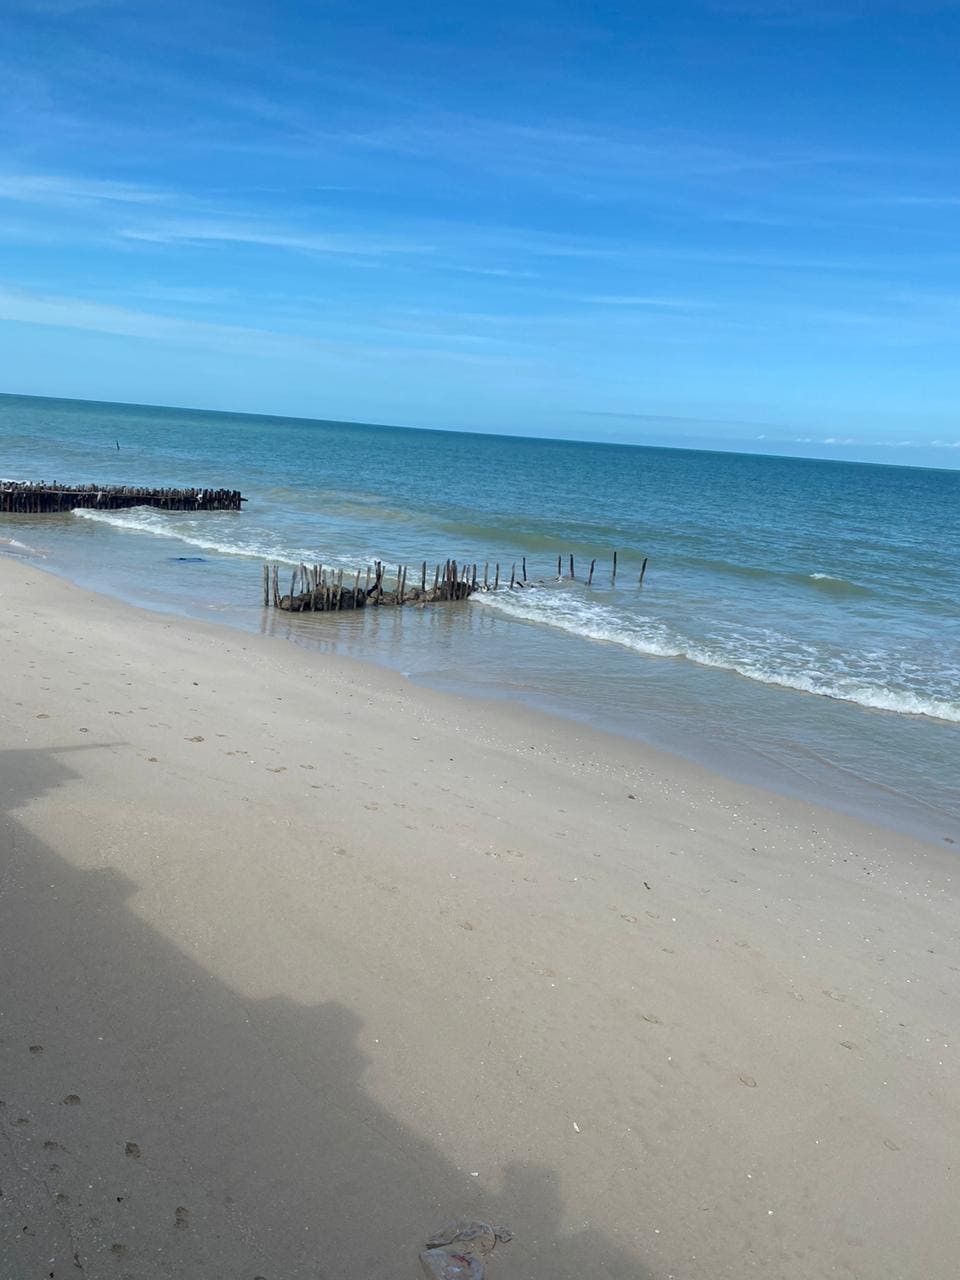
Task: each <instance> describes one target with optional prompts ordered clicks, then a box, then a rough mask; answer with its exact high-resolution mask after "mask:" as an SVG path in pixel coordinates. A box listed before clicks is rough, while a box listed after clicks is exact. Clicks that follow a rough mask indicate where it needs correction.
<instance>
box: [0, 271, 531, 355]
mask: <svg viewBox="0 0 960 1280" xmlns="http://www.w3.org/2000/svg"><path fill="white" fill-rule="evenodd" d="M0 321H14V322H16V323H19V324H29V325H41V326H45V327H52V328H59V329H78V330H85V331H88V332H96V333H105V334H111V335H113V336H117V337H125V338H137V339H142V340H145V341H147V342H159V343H173V344H175V345H180V346H185V347H191V348H197V347H200V348H204V349H207V350H214V351H220V352H224V353H226V354H229V355H243V356H256V357H258V358H264V357H266V358H271V357H274V358H275V357H278V356H285V357H289V358H293V359H295V360H300V361H303V360H308V361H310V362H313V361H316V360H317V359H328V360H330V361H331V362H333V363H334V364H336V363H338V362H342V361H344V360H351V359H355V360H358V361H361V362H362V361H367V360H371V359H374V360H375V359H381V358H382V359H387V360H389V359H391V358H393V357H395V356H396V352H397V348H396V347H395V346H386V345H383V344H380V345H377V344H372V343H369V342H362V341H361V342H347V341H340V340H336V341H331V340H327V339H324V338H318V337H314V336H311V335H309V334H301V333H288V332H281V331H279V330H275V329H267V328H260V327H255V326H251V325H235V324H220V323H217V322H212V321H205V320H194V319H189V318H184V317H181V316H175V315H162V314H158V313H156V312H150V311H140V310H136V309H134V308H130V307H125V306H116V305H113V304H110V303H103V302H96V301H91V300H90V299H87V298H80V297H65V296H60V295H56V294H41V293H35V292H30V291H26V290H23V289H16V288H14V289H11V288H6V287H3V286H0ZM385 332H386V330H384V329H381V333H385ZM403 352H404V355H405V356H406V357H412V358H417V359H420V360H426V361H430V360H437V361H440V362H444V363H453V364H464V365H480V366H484V365H489V366H490V367H491V368H493V369H496V368H501V369H519V368H522V367H525V366H526V365H528V363H529V361H528V360H527V359H526V358H517V357H514V356H510V355H500V354H495V353H486V352H474V351H456V350H449V349H438V348H420V347H416V346H409V345H404V346H403Z"/></svg>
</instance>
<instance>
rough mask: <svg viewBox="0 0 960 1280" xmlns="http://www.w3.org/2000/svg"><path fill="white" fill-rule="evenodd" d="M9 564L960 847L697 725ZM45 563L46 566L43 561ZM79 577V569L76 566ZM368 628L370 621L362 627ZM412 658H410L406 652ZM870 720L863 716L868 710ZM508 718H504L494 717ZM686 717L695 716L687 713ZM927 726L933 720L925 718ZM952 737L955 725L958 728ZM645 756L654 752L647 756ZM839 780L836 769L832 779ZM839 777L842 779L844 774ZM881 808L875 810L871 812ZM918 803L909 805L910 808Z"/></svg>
mask: <svg viewBox="0 0 960 1280" xmlns="http://www.w3.org/2000/svg"><path fill="white" fill-rule="evenodd" d="M4 557H6V558H7V559H9V560H12V561H13V563H17V564H22V565H24V566H26V567H27V568H28V569H31V570H35V571H36V572H38V573H41V574H44V575H48V576H49V577H50V578H52V579H53V580H55V581H57V582H60V583H63V584H66V585H67V586H69V587H72V588H75V589H78V590H81V591H86V592H89V593H91V594H92V595H94V596H96V597H97V598H99V599H102V600H109V601H111V602H112V604H113V606H114V607H115V608H117V609H118V610H121V611H124V610H129V609H135V610H143V611H145V612H149V613H151V614H154V615H158V616H160V617H164V618H172V619H176V620H180V621H182V622H185V623H186V624H187V625H189V626H196V627H207V626H212V627H214V628H215V629H217V630H229V631H232V632H235V633H239V634H241V635H245V636H257V637H261V638H269V639H271V640H273V641H275V642H277V643H291V644H294V645H297V646H299V647H301V648H303V649H305V650H306V651H307V653H309V654H313V655H315V656H316V657H317V658H318V659H320V660H321V661H325V660H327V659H333V660H334V661H335V662H343V663H345V664H346V666H347V667H350V668H352V669H353V670H354V671H355V672H360V671H363V670H367V671H370V670H372V671H380V672H383V673H384V675H385V676H388V677H392V678H394V679H397V680H401V681H403V682H404V684H405V685H411V686H413V687H414V688H416V689H419V690H421V691H422V692H423V694H424V695H425V696H426V697H429V696H431V695H437V696H439V697H440V698H441V700H442V699H444V698H453V699H455V700H459V701H461V702H464V703H466V704H467V705H468V706H475V707H477V706H488V707H493V708H500V709H501V711H502V714H503V715H504V716H506V717H507V718H510V717H515V718H516V721H517V723H521V724H522V723H528V722H529V719H530V717H533V718H534V719H536V720H537V721H539V722H541V724H542V725H543V727H544V729H547V728H548V727H549V726H550V725H552V724H557V725H566V726H568V727H569V728H571V729H575V730H577V731H579V733H580V734H581V735H584V734H585V735H587V736H588V737H590V738H591V740H592V741H594V743H595V744H596V745H597V747H598V748H599V749H601V750H603V749H604V745H606V749H609V748H610V746H611V740H612V742H613V743H616V744H618V745H617V747H616V748H614V750H615V751H618V752H619V753H621V754H623V753H629V752H631V751H634V752H636V753H637V756H638V759H640V760H645V759H647V760H648V762H649V763H652V764H653V765H654V767H657V768H659V769H661V770H667V771H670V769H672V768H676V769H679V770H680V772H681V773H683V772H684V771H685V770H686V771H688V773H689V777H690V778H691V780H693V779H696V780H698V783H699V784H700V785H707V786H709V785H710V783H711V780H713V779H722V780H723V782H724V783H729V784H731V785H733V786H737V787H742V788H744V789H745V790H746V791H747V793H748V794H750V795H751V796H753V797H754V798H755V799H756V798H758V797H759V796H761V795H773V796H775V797H777V798H778V799H779V800H781V801H783V802H786V803H787V804H790V803H797V804H799V805H800V806H801V811H802V810H803V808H804V807H806V806H812V807H813V808H815V809H823V810H826V811H828V812H829V813H831V814H832V815H834V816H835V817H836V818H838V819H841V818H846V819H849V820H851V821H853V822H854V823H859V824H866V825H868V826H875V827H877V828H878V829H881V830H882V831H883V832H885V833H886V834H887V835H888V836H902V837H906V838H908V839H910V840H915V841H918V842H919V843H921V844H929V845H933V846H937V847H949V846H951V845H952V844H954V843H958V844H960V826H958V825H957V823H956V822H955V820H954V818H953V815H952V814H949V813H943V812H940V811H938V810H933V811H927V810H926V809H925V806H924V804H923V803H922V802H919V801H913V800H911V798H910V797H909V796H906V795H905V794H904V792H903V791H902V790H900V789H899V788H897V787H892V788H891V789H890V791H889V795H888V796H886V797H882V796H881V793H879V792H878V791H877V789H876V786H874V787H873V788H872V789H871V788H865V787H864V780H863V779H862V778H847V779H846V781H848V782H850V783H851V784H852V789H851V790H850V791H849V792H846V793H845V791H844V788H843V786H840V785H838V786H836V787H835V788H831V789H829V790H827V791H824V790H823V787H822V783H823V776H822V774H821V775H813V776H807V775H805V774H802V773H800V772H797V771H795V770H794V769H792V768H787V767H786V766H784V764H783V763H782V762H779V761H777V760H775V759H773V758H772V757H770V756H767V755H766V754H764V753H763V752H761V751H759V749H758V748H757V747H756V746H754V747H753V748H752V749H751V750H750V752H749V753H748V754H744V753H743V750H742V743H741V744H740V746H739V747H738V749H737V750H736V751H735V752H733V753H732V754H731V752H730V750H729V745H728V746H726V747H725V746H723V745H721V744H720V743H719V742H714V741H712V740H710V741H705V742H703V743H699V744H698V743H697V742H696V740H695V737H694V736H693V735H692V733H691V731H690V727H689V726H685V727H684V730H683V732H682V733H681V734H680V735H672V736H665V735H664V732H663V730H664V726H663V724H662V723H659V722H658V721H657V719H656V717H654V718H653V719H652V721H651V722H650V723H647V724H644V725H643V726H642V727H637V728H636V729H635V730H634V731H632V732H631V731H628V730H627V729H626V728H625V727H624V726H618V725H616V724H613V723H610V722H609V721H607V720H605V719H604V718H603V717H602V716H591V715H589V714H586V712H585V711H584V710H583V709H582V708H581V709H580V710H579V711H575V710H574V709H573V708H572V707H571V706H565V705H562V704H558V703H557V702H555V701H552V700H547V701H544V699H543V698H542V697H539V698H535V697H533V696H532V694H531V691H528V690H523V689H519V688H516V687H514V688H512V689H511V690H510V692H509V693H508V692H506V691H505V689H503V688H500V687H498V686H496V685H494V686H492V687H484V686H481V685H478V684H473V683H471V682H470V679H469V676H468V674H467V673H464V674H463V676H462V677H460V678H457V679H452V678H451V676H450V675H449V673H447V674H445V675H444V676H443V677H441V678H437V677H435V676H431V675H429V674H427V673H425V672H423V671H414V672H411V671H408V670H406V666H405V662H404V661H400V660H398V658H397V656H395V655H394V654H393V650H392V649H391V648H390V647H389V645H387V646H386V647H384V646H382V645H380V646H375V647H374V648H373V649H372V651H371V652H364V653H362V654H361V655H360V656H356V655H354V653H352V652H351V651H350V650H351V645H352V643H353V642H354V638H353V637H351V638H350V639H349V640H348V641H347V643H346V645H345V646H343V647H342V646H341V644H340V642H339V639H338V636H337V633H336V631H333V632H331V631H330V630H329V629H327V630H322V629H321V628H322V626H323V620H321V622H320V623H319V624H318V621H317V618H316V616H315V615H313V614H307V615H299V614H289V613H278V612H276V611H273V610H263V611H262V610H260V609H259V608H258V609H253V608H251V609H249V610H248V611H247V612H246V613H245V614H239V613H238V612H237V611H236V610H233V611H231V610H229V609H226V610H224V613H223V614H222V615H221V613H220V609H219V606H218V608H217V610H216V611H215V612H213V614H212V615H211V610H210V606H209V605H208V606H206V607H205V608H202V609H201V608H198V607H197V606H196V604H195V603H192V602H188V603H187V604H185V605H184V606H183V607H179V608H178V607H175V605H174V604H173V602H172V601H171V600H169V599H166V598H161V599H158V600H156V601H151V600H150V599H149V598H147V597H144V596H140V595H136V594H134V595H132V596H131V595H130V594H129V593H128V591H125V590H123V589H120V588H118V589H116V590H111V589H109V587H108V586H107V585H106V584H104V583H102V582H100V581H99V580H98V579H96V580H95V581H94V583H92V584H91V583H90V582H88V581H84V580H82V579H81V580H79V581H78V579H77V577H76V575H75V572H74V571H72V570H71V569H70V568H68V567H67V566H65V565H62V564H60V563H58V562H57V561H56V560H50V559H47V558H46V557H45V556H44V555H43V553H41V552H38V551H37V550H36V548H35V547H33V546H32V545H30V544H29V543H23V542H20V541H19V540H17V541H16V542H15V543H11V544H8V545H7V546H3V545H2V544H0V559H2V558H4ZM41 560H42V561H43V563H40V561H41ZM74 568H75V567H74ZM406 616H407V618H408V619H410V620H411V621H412V622H416V621H417V618H416V613H415V612H411V611H410V610H407V611H406ZM374 620H375V621H376V620H379V619H378V618H377V617H376V615H375V616H374ZM362 621H363V619H362V618H361V619H360V622H361V624H362ZM351 623H352V624H353V630H355V629H356V626H357V619H356V618H351V617H349V616H347V617H345V618H339V617H338V618H337V620H336V624H335V625H336V626H337V627H339V628H340V629H341V630H343V631H346V630H347V629H348V628H349V627H350V624H351ZM403 656H404V659H408V658H409V653H407V652H406V651H404V655H403ZM644 661H646V662H653V663H658V664H659V663H662V662H664V661H668V662H669V661H670V660H669V659H662V658H650V657H648V658H646V659H644ZM821 696H822V695H818V694H813V693H803V692H800V691H796V690H792V691H790V693H789V697H790V698H791V699H792V698H800V699H801V700H806V699H813V700H815V701H816V700H819V698H820V697H821ZM860 710H861V711H862V709H860ZM494 714H495V715H496V714H500V712H494ZM686 714H689V712H687V713H686ZM869 714H872V715H875V716H880V717H886V716H889V715H892V714H893V713H891V712H888V711H883V710H875V711H873V712H872V713H869ZM917 718H918V719H920V720H925V719H926V717H917ZM950 727H951V729H952V726H950ZM645 753H647V754H646V755H645ZM828 772H829V770H828ZM834 772H836V773H837V774H838V775H839V774H840V772H841V771H840V770H834ZM880 798H882V799H884V800H889V801H890V803H889V806H888V807H885V806H884V805H879V806H878V805H877V803H876V801H877V800H878V799H880ZM871 800H873V802H874V803H873V804H871ZM905 801H909V803H905Z"/></svg>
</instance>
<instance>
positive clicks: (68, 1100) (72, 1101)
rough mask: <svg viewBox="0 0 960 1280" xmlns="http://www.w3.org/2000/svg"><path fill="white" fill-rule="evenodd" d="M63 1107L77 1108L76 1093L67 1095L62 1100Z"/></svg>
mask: <svg viewBox="0 0 960 1280" xmlns="http://www.w3.org/2000/svg"><path fill="white" fill-rule="evenodd" d="M63 1105H64V1106H65V1107H79V1105H80V1095H79V1094H78V1093H68V1094H67V1096H66V1097H65V1098H64V1100H63Z"/></svg>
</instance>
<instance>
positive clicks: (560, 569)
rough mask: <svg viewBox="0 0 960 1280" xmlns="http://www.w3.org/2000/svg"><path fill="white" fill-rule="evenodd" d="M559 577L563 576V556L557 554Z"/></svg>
mask: <svg viewBox="0 0 960 1280" xmlns="http://www.w3.org/2000/svg"><path fill="white" fill-rule="evenodd" d="M557 577H558V578H562V577H563V556H557Z"/></svg>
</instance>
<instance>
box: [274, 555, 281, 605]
mask: <svg viewBox="0 0 960 1280" xmlns="http://www.w3.org/2000/svg"><path fill="white" fill-rule="evenodd" d="M273 607H274V608H275V609H279V608H280V569H279V566H278V565H274V566H273Z"/></svg>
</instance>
